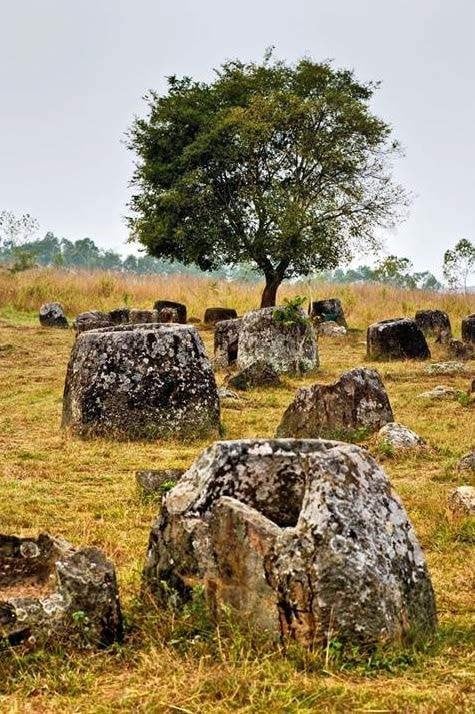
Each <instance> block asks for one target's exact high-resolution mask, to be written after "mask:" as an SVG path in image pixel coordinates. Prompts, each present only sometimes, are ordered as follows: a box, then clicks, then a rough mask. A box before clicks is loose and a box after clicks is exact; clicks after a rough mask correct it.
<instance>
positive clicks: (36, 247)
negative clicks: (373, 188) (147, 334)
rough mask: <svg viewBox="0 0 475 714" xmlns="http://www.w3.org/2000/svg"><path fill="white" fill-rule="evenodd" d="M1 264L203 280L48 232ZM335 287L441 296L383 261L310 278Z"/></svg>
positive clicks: (3, 254)
mask: <svg viewBox="0 0 475 714" xmlns="http://www.w3.org/2000/svg"><path fill="white" fill-rule="evenodd" d="M0 262H2V263H3V264H7V265H8V267H9V269H10V270H12V271H13V272H19V271H22V270H27V269H28V268H32V267H34V266H44V267H48V266H55V267H58V268H61V267H64V268H70V269H80V270H81V269H82V270H109V271H118V272H126V273H137V274H138V275H156V274H158V275H193V276H198V275H203V273H202V271H200V269H199V268H198V267H197V266H195V265H183V264H182V263H179V262H171V261H168V260H160V259H157V258H153V257H152V256H150V255H139V256H136V255H127V256H126V257H125V258H123V257H122V256H121V255H120V254H119V253H117V252H115V251H113V250H103V249H102V248H99V247H98V246H97V245H96V244H95V243H94V241H93V240H92V239H91V238H82V239H80V240H76V241H71V240H68V239H67V238H58V237H57V236H55V235H54V234H53V233H52V232H48V233H46V235H45V237H44V238H41V239H39V240H29V241H27V242H24V243H22V244H21V245H18V244H15V243H13V242H8V241H6V242H4V243H3V245H1V247H0ZM206 275H208V276H210V277H214V278H216V279H219V278H222V279H223V278H224V279H230V280H240V281H245V282H258V281H259V280H260V277H261V276H259V275H258V274H257V273H256V272H255V271H254V270H253V269H252V266H250V265H246V264H242V265H238V266H234V267H232V268H229V267H223V268H222V269H221V270H215V271H213V272H212V273H206ZM312 277H313V278H317V279H321V280H324V281H328V282H335V283H363V282H378V283H388V284H392V285H396V286H398V287H402V288H411V289H413V288H419V289H421V290H440V289H441V288H442V285H441V284H440V283H439V281H438V280H437V279H436V278H435V276H434V275H432V273H430V272H429V271H424V272H420V273H417V272H413V270H412V264H411V261H410V260H408V259H407V258H398V257H397V256H388V257H386V258H384V259H382V260H381V261H380V262H379V263H378V264H377V266H376V267H374V268H371V267H369V266H368V265H361V266H359V267H358V268H348V269H346V270H344V269H342V268H338V269H337V270H331V271H325V272H321V273H318V274H317V275H314V276H312Z"/></svg>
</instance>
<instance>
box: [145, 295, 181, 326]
mask: <svg viewBox="0 0 475 714" xmlns="http://www.w3.org/2000/svg"><path fill="white" fill-rule="evenodd" d="M164 307H171V308H172V309H173V310H176V311H177V314H178V322H179V323H180V324H182V325H184V324H185V323H186V305H183V304H182V303H181V302H173V300H157V301H156V302H155V304H154V306H153V309H154V310H157V312H158V313H160V311H161V310H163V308H164Z"/></svg>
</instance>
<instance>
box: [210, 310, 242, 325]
mask: <svg viewBox="0 0 475 714" xmlns="http://www.w3.org/2000/svg"><path fill="white" fill-rule="evenodd" d="M236 318H237V312H236V310H234V309H233V308H229V307H208V308H207V309H206V310H205V314H204V317H203V322H204V323H205V325H215V324H216V323H217V322H222V321H223V320H235V319H236Z"/></svg>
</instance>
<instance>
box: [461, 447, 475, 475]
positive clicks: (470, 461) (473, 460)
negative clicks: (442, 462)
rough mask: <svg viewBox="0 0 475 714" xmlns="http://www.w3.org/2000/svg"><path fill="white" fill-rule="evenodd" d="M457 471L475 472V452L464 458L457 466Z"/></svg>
mask: <svg viewBox="0 0 475 714" xmlns="http://www.w3.org/2000/svg"><path fill="white" fill-rule="evenodd" d="M457 471H475V451H469V452H468V454H465V455H464V456H462V458H461V459H460V461H459V462H458V464H457Z"/></svg>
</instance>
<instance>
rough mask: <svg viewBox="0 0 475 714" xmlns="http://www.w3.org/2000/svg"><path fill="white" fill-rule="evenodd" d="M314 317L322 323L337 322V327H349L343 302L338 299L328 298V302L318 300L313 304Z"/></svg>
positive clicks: (312, 312) (311, 312)
mask: <svg viewBox="0 0 475 714" xmlns="http://www.w3.org/2000/svg"><path fill="white" fill-rule="evenodd" d="M310 314H311V316H312V317H316V318H318V319H319V320H321V321H322V322H328V321H330V320H331V321H332V322H336V323H337V325H342V326H343V327H347V324H346V318H345V313H344V312H343V307H342V304H341V301H340V300H339V299H338V298H328V299H327V300H316V301H315V302H312V309H311V311H310Z"/></svg>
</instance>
